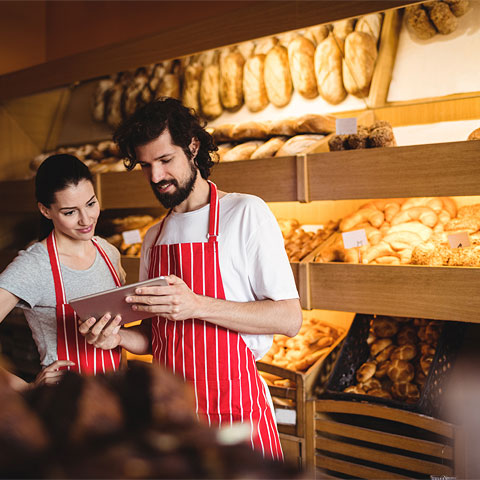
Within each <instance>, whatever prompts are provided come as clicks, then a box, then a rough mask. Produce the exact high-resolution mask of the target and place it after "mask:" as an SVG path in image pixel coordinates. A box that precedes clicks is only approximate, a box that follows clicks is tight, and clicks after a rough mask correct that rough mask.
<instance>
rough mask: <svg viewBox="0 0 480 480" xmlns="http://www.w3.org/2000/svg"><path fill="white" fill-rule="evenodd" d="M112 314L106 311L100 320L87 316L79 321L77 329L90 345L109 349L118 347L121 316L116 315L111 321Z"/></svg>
mask: <svg viewBox="0 0 480 480" xmlns="http://www.w3.org/2000/svg"><path fill="white" fill-rule="evenodd" d="M111 318H112V316H111V315H110V314H109V313H107V314H106V315H104V316H103V317H102V318H100V320H97V319H96V318H94V317H92V318H87V320H85V321H81V320H80V321H79V327H78V331H79V332H80V333H81V334H82V335H83V336H84V337H85V340H86V341H87V343H89V344H90V345H93V346H94V347H96V348H101V349H102V350H111V349H112V348H115V347H118V346H119V345H120V341H121V339H122V337H121V336H120V334H119V331H120V322H121V321H122V317H121V316H120V315H117V316H116V317H115V318H114V319H113V320H112V321H110V319H111Z"/></svg>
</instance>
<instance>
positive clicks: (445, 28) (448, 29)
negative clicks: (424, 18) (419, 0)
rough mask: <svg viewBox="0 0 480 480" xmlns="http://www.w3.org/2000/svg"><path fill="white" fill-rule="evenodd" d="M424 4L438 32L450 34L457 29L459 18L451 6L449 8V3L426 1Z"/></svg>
mask: <svg viewBox="0 0 480 480" xmlns="http://www.w3.org/2000/svg"><path fill="white" fill-rule="evenodd" d="M424 5H425V7H426V8H427V10H428V13H429V15H430V20H431V21H432V23H433V24H434V25H435V28H436V29H437V30H438V33H441V34H442V35H448V34H449V33H452V32H453V31H455V29H456V28H457V26H458V20H457V18H456V17H455V15H454V14H453V13H452V11H451V10H450V8H448V4H446V3H445V2H426V3H425V4H424Z"/></svg>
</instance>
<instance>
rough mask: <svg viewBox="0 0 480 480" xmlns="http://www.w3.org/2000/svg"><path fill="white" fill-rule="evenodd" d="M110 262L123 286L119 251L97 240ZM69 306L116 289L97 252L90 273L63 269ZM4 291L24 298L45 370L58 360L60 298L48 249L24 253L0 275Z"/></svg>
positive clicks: (39, 246)
mask: <svg viewBox="0 0 480 480" xmlns="http://www.w3.org/2000/svg"><path fill="white" fill-rule="evenodd" d="M95 239H96V240H98V243H99V245H100V246H101V247H102V249H103V250H104V251H105V253H106V254H107V255H108V257H109V258H110V260H111V262H112V264H113V266H114V267H115V270H116V271H117V274H118V275H119V278H120V281H121V282H122V284H124V283H125V272H124V271H123V269H122V267H121V264H120V253H119V251H118V250H117V249H116V248H115V247H114V246H113V245H111V244H110V243H108V242H107V241H106V240H104V239H102V238H100V237H95ZM60 269H61V271H62V278H63V283H64V286H65V294H66V297H67V302H68V301H69V300H71V299H72V298H76V297H83V296H84V295H90V294H92V293H97V292H101V291H103V290H108V289H111V288H114V287H115V281H114V280H113V277H112V274H111V272H110V270H109V268H108V266H107V264H106V263H105V260H104V259H103V258H102V256H101V255H100V253H99V252H98V250H97V255H96V258H95V261H94V262H93V264H92V266H91V267H90V268H88V269H87V270H73V269H71V268H69V267H66V266H65V265H60ZM0 288H3V289H4V290H7V291H9V292H10V293H13V294H14V295H16V296H17V297H18V298H20V301H19V303H18V304H17V307H20V308H22V309H24V312H25V317H26V319H27V322H28V325H29V326H30V329H31V330H32V336H33V339H34V340H35V343H36V344H37V348H38V352H39V354H40V361H41V363H42V365H43V366H47V365H50V364H51V363H52V362H54V361H56V360H57V319H56V312H55V306H56V298H55V287H54V283H53V275H52V269H51V266H50V259H49V257H48V251H47V248H46V247H45V246H44V245H43V244H42V243H39V242H37V243H34V244H33V245H31V246H30V247H28V248H27V249H26V250H21V251H20V252H19V253H18V255H17V257H16V258H15V259H14V260H13V261H12V263H10V265H8V267H7V268H6V269H5V270H4V271H3V272H2V273H1V274H0Z"/></svg>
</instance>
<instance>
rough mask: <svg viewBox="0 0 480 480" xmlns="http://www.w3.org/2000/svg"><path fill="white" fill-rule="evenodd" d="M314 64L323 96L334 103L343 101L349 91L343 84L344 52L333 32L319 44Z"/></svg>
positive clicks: (319, 88) (318, 85)
mask: <svg viewBox="0 0 480 480" xmlns="http://www.w3.org/2000/svg"><path fill="white" fill-rule="evenodd" d="M314 64H315V75H316V77H317V87H318V91H319V93H320V95H321V96H322V98H323V99H324V100H326V101H327V102H328V103H332V104H334V105H336V104H337V103H340V102H341V101H343V100H344V99H345V97H346V96H347V91H346V90H345V87H344V86H343V76H342V52H341V51H340V48H339V46H338V44H337V40H335V37H334V36H333V35H332V34H330V35H329V36H328V37H327V38H326V39H325V40H324V41H323V42H322V43H320V44H319V45H318V46H317V48H316V50H315V59H314Z"/></svg>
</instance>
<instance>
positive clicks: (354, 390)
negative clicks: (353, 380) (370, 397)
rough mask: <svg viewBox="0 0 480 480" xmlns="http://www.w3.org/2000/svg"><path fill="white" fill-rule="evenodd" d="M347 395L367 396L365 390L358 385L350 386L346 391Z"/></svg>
mask: <svg viewBox="0 0 480 480" xmlns="http://www.w3.org/2000/svg"><path fill="white" fill-rule="evenodd" d="M344 392H345V393H356V394H360V395H365V393H367V392H365V390H364V389H363V388H362V387H360V386H358V385H350V386H348V387H347V388H345V390H344Z"/></svg>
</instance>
